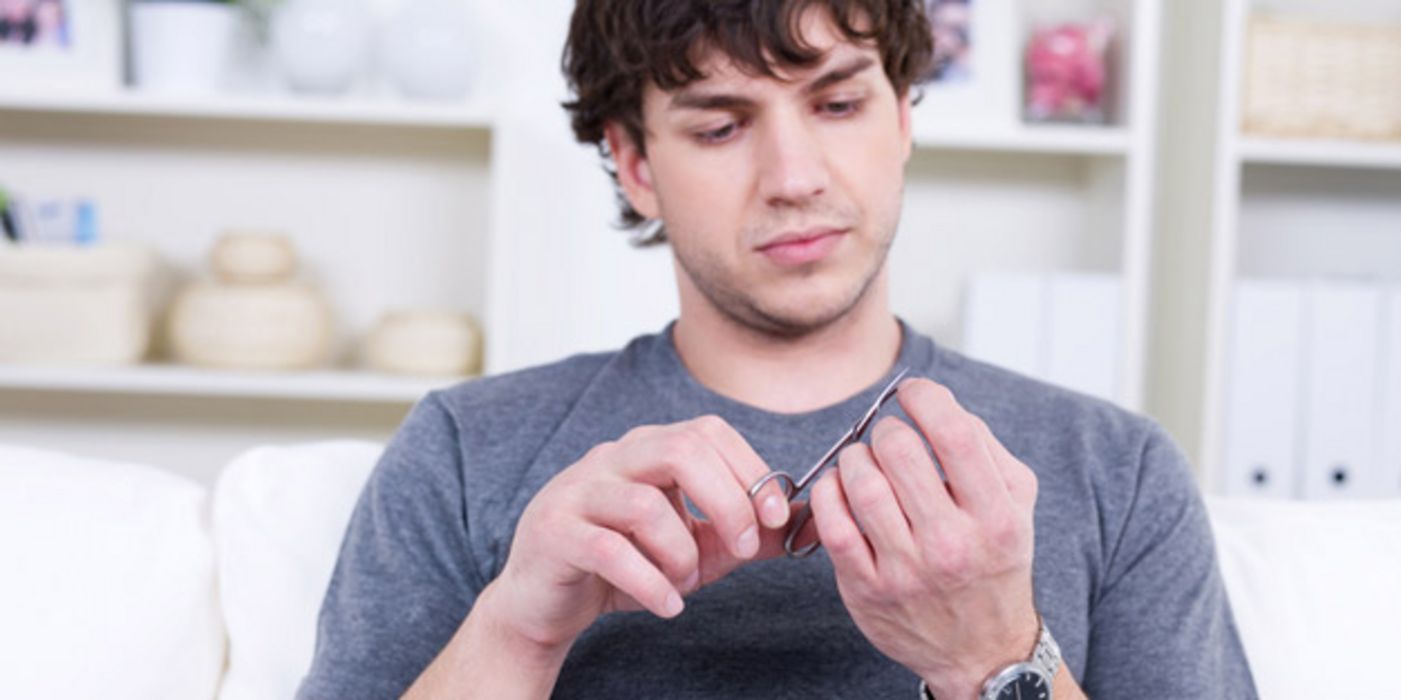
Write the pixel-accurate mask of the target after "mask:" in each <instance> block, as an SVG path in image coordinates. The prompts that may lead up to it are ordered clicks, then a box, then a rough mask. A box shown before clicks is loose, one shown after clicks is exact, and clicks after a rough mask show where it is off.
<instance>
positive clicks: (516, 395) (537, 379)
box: [415, 351, 620, 438]
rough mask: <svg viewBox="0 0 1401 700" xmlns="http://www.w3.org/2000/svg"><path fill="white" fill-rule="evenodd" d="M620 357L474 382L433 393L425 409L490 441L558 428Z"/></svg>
mask: <svg viewBox="0 0 1401 700" xmlns="http://www.w3.org/2000/svg"><path fill="white" fill-rule="evenodd" d="M619 354H620V351H613V352H603V353H590V354H579V355H574V356H571V357H568V358H565V359H563V360H560V361H558V362H553V363H550V364H546V365H539V366H535V367H529V368H526V369H520V370H515V371H512V372H506V373H503V374H497V375H492V376H488V377H481V378H479V379H473V380H470V381H466V382H462V383H460V384H457V385H454V386H452V387H448V388H445V389H439V390H437V391H434V392H432V393H430V394H429V395H428V396H427V397H425V398H424V400H423V401H422V402H421V406H420V408H421V409H422V410H423V412H425V413H428V414H430V415H432V416H434V418H432V420H435V421H437V422H442V423H446V424H450V425H451V426H452V427H453V428H454V430H455V432H457V433H458V434H459V435H464V436H480V437H483V438H485V437H488V436H491V435H509V434H516V433H519V432H520V431H522V430H530V429H531V428H542V427H545V426H548V425H554V424H556V423H558V421H559V420H560V419H561V418H562V417H563V416H564V415H566V414H567V413H568V411H569V410H570V408H572V407H573V405H574V403H575V402H576V401H577V400H578V398H579V397H580V396H582V395H583V394H584V393H585V392H586V391H587V390H588V387H589V386H590V385H592V384H593V383H594V381H595V380H596V379H597V377H598V376H599V375H600V373H602V372H603V371H604V370H605V368H607V367H608V366H609V365H610V364H611V363H612V362H615V361H616V360H617V358H618V356H619ZM418 412H419V409H417V408H416V409H415V413H418Z"/></svg>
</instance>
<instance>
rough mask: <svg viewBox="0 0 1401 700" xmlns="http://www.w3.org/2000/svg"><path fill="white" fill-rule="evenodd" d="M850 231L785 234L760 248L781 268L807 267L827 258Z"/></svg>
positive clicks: (834, 230)
mask: <svg viewBox="0 0 1401 700" xmlns="http://www.w3.org/2000/svg"><path fill="white" fill-rule="evenodd" d="M847 231H848V229H832V228H828V229H810V230H807V231H797V232H792V233H785V234H783V235H781V236H779V237H778V238H775V239H773V240H772V241H769V242H768V243H765V244H764V245H762V246H760V247H759V248H758V251H759V252H761V253H763V254H764V256H765V257H767V258H768V259H769V261H770V262H772V263H774V264H775V265H778V266H780V267H792V266H796V265H807V264H809V263H814V262H817V261H819V260H821V259H823V258H825V257H827V256H828V255H829V254H830V253H831V252H832V251H833V250H835V249H836V247H837V246H838V245H839V244H840V243H841V241H842V237H843V236H844V235H845V234H846V233H847Z"/></svg>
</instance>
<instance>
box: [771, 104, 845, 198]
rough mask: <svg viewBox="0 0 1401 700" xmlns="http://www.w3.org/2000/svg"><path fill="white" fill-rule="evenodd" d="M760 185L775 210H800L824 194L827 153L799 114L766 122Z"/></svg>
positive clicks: (810, 127)
mask: <svg viewBox="0 0 1401 700" xmlns="http://www.w3.org/2000/svg"><path fill="white" fill-rule="evenodd" d="M761 138H762V140H763V144H762V146H761V148H760V152H759V186H760V188H761V189H762V193H763V196H764V200H765V201H766V202H767V203H768V204H769V205H770V206H775V207H801V206H804V205H806V204H808V203H810V202H811V200H813V199H814V198H816V197H819V196H821V195H822V194H823V193H824V192H826V191H827V187H828V185H829V184H830V178H831V173H830V172H829V171H828V168H827V154H826V153H825V152H824V151H823V148H822V143H821V141H820V140H819V139H818V135H817V134H816V133H815V132H814V130H813V126H812V125H811V124H809V123H808V122H807V120H805V119H802V118H801V117H799V116H798V115H790V116H780V117H779V118H775V119H772V120H769V123H768V124H767V125H766V128H765V129H764V130H763V133H762V135H761Z"/></svg>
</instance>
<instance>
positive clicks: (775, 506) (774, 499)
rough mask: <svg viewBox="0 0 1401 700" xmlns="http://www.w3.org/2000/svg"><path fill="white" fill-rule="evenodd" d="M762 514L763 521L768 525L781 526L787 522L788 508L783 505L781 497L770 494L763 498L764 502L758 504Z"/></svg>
mask: <svg viewBox="0 0 1401 700" xmlns="http://www.w3.org/2000/svg"><path fill="white" fill-rule="evenodd" d="M759 509H760V510H761V511H762V512H763V514H764V521H765V522H767V523H768V525H769V527H781V526H782V525H783V524H784V523H786V522H788V509H787V508H785V507H783V499H782V498H779V497H778V495H776V494H771V495H770V496H769V497H768V498H765V499H764V504H763V505H761V506H759Z"/></svg>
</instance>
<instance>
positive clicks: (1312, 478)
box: [1302, 281, 1383, 499]
mask: <svg viewBox="0 0 1401 700" xmlns="http://www.w3.org/2000/svg"><path fill="white" fill-rule="evenodd" d="M1382 298H1383V296H1382V291H1381V289H1379V288H1377V287H1374V286H1370V285H1363V284H1357V283H1350V282H1323V281H1319V282H1314V283H1313V284H1311V285H1310V288H1309V293H1308V298H1307V301H1306V304H1305V319H1306V320H1305V328H1307V336H1306V338H1307V340H1306V343H1307V350H1306V352H1305V356H1306V357H1307V358H1308V359H1307V362H1306V367H1305V377H1306V379H1305V384H1304V395H1303V398H1304V409H1305V410H1304V432H1303V435H1304V449H1303V457H1304V460H1303V465H1304V466H1303V477H1304V479H1303V490H1302V493H1303V496H1304V497H1305V498H1309V499H1329V498H1356V497H1360V496H1378V495H1380V491H1381V483H1382V481H1383V479H1382V478H1381V468H1380V466H1378V464H1377V435H1376V418H1377V411H1378V410H1379V407H1380V404H1381V400H1380V397H1381V390H1380V387H1379V381H1378V379H1379V378H1380V375H1379V373H1378V371H1377V370H1378V365H1379V362H1378V354H1379V352H1378V349H1379V337H1378V336H1379V333H1378V330H1379V329H1380V327H1381V323H1380V321H1381V311H1382Z"/></svg>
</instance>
